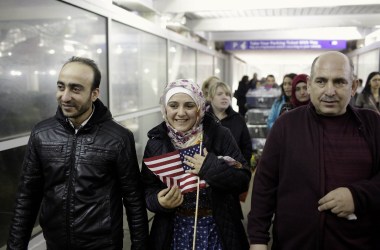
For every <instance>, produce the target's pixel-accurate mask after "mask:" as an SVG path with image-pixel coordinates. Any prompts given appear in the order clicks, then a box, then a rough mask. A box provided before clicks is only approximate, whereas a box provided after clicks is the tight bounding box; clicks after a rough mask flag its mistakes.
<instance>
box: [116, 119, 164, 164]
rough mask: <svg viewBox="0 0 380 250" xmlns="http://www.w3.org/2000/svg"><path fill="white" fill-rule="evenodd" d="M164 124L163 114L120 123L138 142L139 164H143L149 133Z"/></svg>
mask: <svg viewBox="0 0 380 250" xmlns="http://www.w3.org/2000/svg"><path fill="white" fill-rule="evenodd" d="M161 122H162V114H161V112H156V113H152V114H149V115H145V116H141V117H138V118H133V119H128V120H125V121H121V122H119V123H120V124H121V125H123V126H124V127H126V128H128V129H129V130H131V131H132V132H133V135H134V137H135V142H136V153H137V160H138V161H139V164H141V162H142V158H143V155H144V149H145V145H146V142H147V141H148V136H147V134H148V131H149V130H151V129H152V128H153V127H155V126H156V125H158V124H159V123H161Z"/></svg>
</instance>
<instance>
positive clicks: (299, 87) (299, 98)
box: [280, 74, 310, 115]
mask: <svg viewBox="0 0 380 250" xmlns="http://www.w3.org/2000/svg"><path fill="white" fill-rule="evenodd" d="M307 78H308V75H306V74H299V75H297V76H296V77H294V79H293V81H292V95H291V97H290V103H289V104H284V105H283V106H282V108H281V111H280V115H281V114H282V113H284V112H286V111H289V110H291V109H294V108H296V107H299V106H302V105H306V104H308V103H309V102H310V95H309V93H308V92H307Z"/></svg>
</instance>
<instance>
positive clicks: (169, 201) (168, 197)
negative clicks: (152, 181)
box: [157, 186, 183, 208]
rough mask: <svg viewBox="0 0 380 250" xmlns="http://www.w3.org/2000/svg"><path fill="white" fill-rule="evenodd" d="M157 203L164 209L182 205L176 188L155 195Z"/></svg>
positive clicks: (179, 191) (166, 189)
mask: <svg viewBox="0 0 380 250" xmlns="http://www.w3.org/2000/svg"><path fill="white" fill-rule="evenodd" d="M157 198H158V202H159V203H160V205H161V206H162V207H164V208H175V207H178V206H179V205H181V204H182V202H183V195H182V194H181V189H179V187H177V186H173V187H171V188H165V189H163V190H161V191H160V192H159V193H158V194H157Z"/></svg>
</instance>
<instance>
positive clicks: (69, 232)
mask: <svg viewBox="0 0 380 250" xmlns="http://www.w3.org/2000/svg"><path fill="white" fill-rule="evenodd" d="M76 145H77V135H74V137H73V142H72V150H71V156H70V158H71V160H70V167H69V178H68V182H67V198H66V229H67V243H66V245H67V249H70V248H71V226H70V221H71V220H70V217H71V210H70V203H71V188H72V180H73V169H74V165H75V152H76Z"/></svg>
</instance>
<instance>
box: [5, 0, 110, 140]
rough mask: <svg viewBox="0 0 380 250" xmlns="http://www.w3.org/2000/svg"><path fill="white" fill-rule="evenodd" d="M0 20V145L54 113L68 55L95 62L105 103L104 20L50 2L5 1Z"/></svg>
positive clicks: (48, 0)
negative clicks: (62, 67) (86, 58)
mask: <svg viewBox="0 0 380 250" xmlns="http://www.w3.org/2000/svg"><path fill="white" fill-rule="evenodd" d="M15 13H18V15H15ZM0 15H1V21H0V29H1V32H0V83H1V91H0V124H1V127H2V129H1V130H0V140H6V139H8V138H13V137H17V136H19V135H23V134H26V133H28V132H29V131H30V129H31V127H32V126H33V125H34V124H35V123H37V122H38V121H41V120H43V119H45V118H47V117H50V116H52V115H54V114H55V110H56V108H57V102H56V100H55V91H56V82H57V78H58V74H59V71H60V69H61V66H62V64H63V62H65V61H66V60H67V59H69V58H70V57H71V56H74V55H75V56H85V57H90V58H92V59H94V60H95V61H96V62H97V63H98V65H99V67H100V70H101V72H102V74H103V76H102V79H103V80H102V84H101V99H103V101H104V102H105V104H107V99H106V97H107V96H108V95H107V92H106V89H107V86H106V82H107V80H106V79H107V71H106V69H107V67H106V58H107V57H106V36H105V32H106V19H105V18H104V17H101V16H98V15H96V14H93V13H89V12H87V11H84V10H82V9H78V8H75V7H73V6H71V5H67V4H64V3H62V2H59V1H51V0H40V1H37V2H35V1H33V2H32V1H29V0H14V1H6V2H5V4H3V3H2V5H1V8H0Z"/></svg>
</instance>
